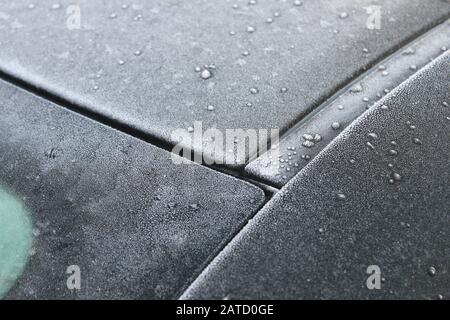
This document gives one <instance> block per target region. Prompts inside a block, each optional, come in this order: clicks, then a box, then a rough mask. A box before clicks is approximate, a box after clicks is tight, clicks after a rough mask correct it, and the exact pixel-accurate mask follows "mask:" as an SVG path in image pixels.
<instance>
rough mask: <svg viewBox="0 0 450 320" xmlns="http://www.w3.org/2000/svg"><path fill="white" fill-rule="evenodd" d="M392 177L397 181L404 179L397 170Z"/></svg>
mask: <svg viewBox="0 0 450 320" xmlns="http://www.w3.org/2000/svg"><path fill="white" fill-rule="evenodd" d="M392 178H393V179H394V180H395V181H401V180H402V176H401V175H400V174H398V173H396V172H394V173H393V174H392Z"/></svg>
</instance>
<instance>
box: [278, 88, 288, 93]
mask: <svg viewBox="0 0 450 320" xmlns="http://www.w3.org/2000/svg"><path fill="white" fill-rule="evenodd" d="M280 92H281V93H286V92H288V88H285V87H283V88H281V89H280Z"/></svg>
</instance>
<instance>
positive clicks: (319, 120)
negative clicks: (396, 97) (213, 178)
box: [245, 22, 450, 187]
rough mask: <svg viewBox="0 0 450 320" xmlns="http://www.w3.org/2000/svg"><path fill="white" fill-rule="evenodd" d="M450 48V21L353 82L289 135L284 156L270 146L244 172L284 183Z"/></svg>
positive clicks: (282, 144) (283, 146) (280, 149)
mask: <svg viewBox="0 0 450 320" xmlns="http://www.w3.org/2000/svg"><path fill="white" fill-rule="evenodd" d="M447 48H450V22H445V23H444V24H443V25H440V26H438V27H436V28H435V29H434V30H432V31H431V32H430V33H428V34H427V35H425V36H424V37H422V38H421V39H418V40H417V41H415V42H414V43H413V44H411V45H409V46H407V47H404V48H402V49H400V50H399V51H398V52H397V53H396V54H394V55H392V56H389V57H388V58H387V59H386V60H385V61H382V62H381V63H380V64H378V65H377V66H375V67H374V68H373V69H372V70H370V71H369V72H367V73H365V74H363V75H362V76H361V77H359V78H358V79H356V80H355V81H353V82H352V83H350V84H349V85H348V86H347V87H346V88H345V89H344V90H343V92H340V93H338V94H337V95H335V97H332V98H331V99H330V100H329V101H327V102H325V103H324V105H323V106H320V107H318V108H317V109H316V112H313V113H311V114H309V115H308V116H307V117H306V118H304V119H302V121H300V122H299V123H298V124H297V125H296V126H295V127H294V128H293V129H291V130H290V131H289V132H288V133H286V135H285V136H284V137H283V138H282V139H281V141H280V143H279V144H278V145H277V149H275V151H276V153H279V154H280V155H281V157H279V158H278V156H277V155H276V154H274V152H273V151H270V150H269V152H267V153H265V154H264V155H262V156H261V157H259V158H258V159H256V160H254V161H252V162H251V163H250V164H248V165H247V167H246V168H245V169H246V171H247V172H249V173H250V174H251V175H254V176H256V177H259V178H261V179H263V180H265V181H268V182H269V183H271V184H272V185H275V186H277V187H282V186H283V185H285V184H286V183H287V182H288V181H289V180H290V179H291V178H292V177H294V176H295V175H296V174H297V173H298V172H300V171H301V169H303V168H304V167H305V166H306V165H307V164H308V162H309V161H310V160H311V159H313V158H314V157H315V156H316V155H317V154H319V152H320V151H322V150H323V149H324V148H325V147H326V146H327V144H328V143H330V142H331V141H332V140H333V139H334V138H336V137H337V136H338V135H339V134H340V133H341V132H342V130H344V129H345V128H346V127H347V126H348V125H349V124H351V123H352V122H353V121H354V120H355V119H356V118H357V117H359V116H360V115H361V114H362V113H363V112H364V111H365V110H366V109H367V108H369V107H370V106H371V105H373V104H374V103H375V102H376V101H378V100H380V99H381V98H382V97H383V96H385V95H386V94H387V93H389V92H390V91H391V90H392V89H393V88H395V87H397V86H398V85H399V84H401V83H402V82H403V81H405V80H406V79H407V78H408V77H410V76H411V75H413V74H414V73H415V72H417V71H418V70H420V68H422V67H423V66H425V65H426V64H428V63H429V62H430V61H431V60H433V59H434V58H436V57H438V56H439V55H441V54H442V53H443V52H444V51H445V50H446V49H447ZM449 72H450V71H449ZM356 89H358V90H356ZM359 89H360V90H359ZM316 135H319V136H320V140H319V141H316V140H314V139H313V140H312V141H311V142H313V144H310V143H309V142H308V140H307V139H305V138H309V137H315V136H316ZM277 160H279V162H278V161H277Z"/></svg>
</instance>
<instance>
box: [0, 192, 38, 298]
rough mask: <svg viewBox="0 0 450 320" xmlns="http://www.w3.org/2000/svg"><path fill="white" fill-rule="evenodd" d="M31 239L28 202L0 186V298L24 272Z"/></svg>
mask: <svg viewBox="0 0 450 320" xmlns="http://www.w3.org/2000/svg"><path fill="white" fill-rule="evenodd" d="M32 242H33V235H32V225H31V221H30V218H29V215H28V213H27V210H26V208H25V205H24V204H23V202H22V201H20V200H19V199H17V198H16V197H14V196H12V195H11V194H10V193H8V192H7V191H6V190H4V189H3V188H1V187H0V298H1V297H3V296H4V295H5V294H6V293H7V292H8V290H9V289H10V288H11V287H12V285H13V284H14V282H15V281H16V280H17V278H18V277H19V276H20V275H21V274H22V272H23V269H24V267H25V264H26V262H27V259H28V255H29V252H30V249H31V245H32Z"/></svg>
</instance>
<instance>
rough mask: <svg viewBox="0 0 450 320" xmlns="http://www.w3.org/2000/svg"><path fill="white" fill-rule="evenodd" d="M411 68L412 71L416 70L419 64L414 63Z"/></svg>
mask: <svg viewBox="0 0 450 320" xmlns="http://www.w3.org/2000/svg"><path fill="white" fill-rule="evenodd" d="M409 69H410V70H411V71H416V70H417V66H416V65H415V64H412V65H410V66H409Z"/></svg>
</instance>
